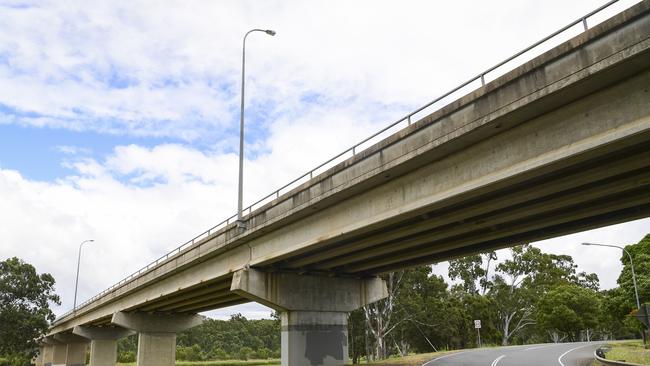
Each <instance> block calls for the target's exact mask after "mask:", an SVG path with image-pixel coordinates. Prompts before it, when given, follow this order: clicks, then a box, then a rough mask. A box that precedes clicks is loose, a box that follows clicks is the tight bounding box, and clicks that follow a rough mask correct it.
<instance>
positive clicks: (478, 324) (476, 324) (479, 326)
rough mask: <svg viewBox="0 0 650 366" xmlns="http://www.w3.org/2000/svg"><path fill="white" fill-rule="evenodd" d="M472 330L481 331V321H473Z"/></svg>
mask: <svg viewBox="0 0 650 366" xmlns="http://www.w3.org/2000/svg"><path fill="white" fill-rule="evenodd" d="M474 328H476V329H481V321H480V320H474Z"/></svg>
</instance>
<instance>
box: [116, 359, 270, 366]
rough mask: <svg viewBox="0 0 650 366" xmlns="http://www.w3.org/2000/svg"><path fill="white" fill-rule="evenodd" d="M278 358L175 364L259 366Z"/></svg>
mask: <svg viewBox="0 0 650 366" xmlns="http://www.w3.org/2000/svg"><path fill="white" fill-rule="evenodd" d="M279 364H280V360H248V361H241V360H223V361H194V362H190V361H176V366H261V365H279ZM118 366H135V362H133V363H118Z"/></svg>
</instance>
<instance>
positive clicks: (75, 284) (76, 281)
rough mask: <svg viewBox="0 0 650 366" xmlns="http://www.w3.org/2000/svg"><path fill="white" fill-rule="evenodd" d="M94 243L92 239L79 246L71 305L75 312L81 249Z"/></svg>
mask: <svg viewBox="0 0 650 366" xmlns="http://www.w3.org/2000/svg"><path fill="white" fill-rule="evenodd" d="M92 242H94V240H93V239H89V240H84V241H82V242H81V244H79V255H78V257H77V279H76V280H75V282H74V304H73V305H72V310H73V311H75V310H77V288H78V287H79V266H80V265H81V247H82V246H83V245H84V244H85V243H92Z"/></svg>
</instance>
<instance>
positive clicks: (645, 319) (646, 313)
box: [634, 304, 650, 348]
mask: <svg viewBox="0 0 650 366" xmlns="http://www.w3.org/2000/svg"><path fill="white" fill-rule="evenodd" d="M634 316H635V317H636V318H637V319H638V320H639V321H640V322H641V323H643V324H644V325H645V326H646V328H650V306H648V304H643V305H641V308H639V310H638V311H637V312H636V314H635V315H634ZM642 332H643V333H642V335H643V343H644V347H645V348H648V345H647V344H646V338H647V337H646V331H645V329H644V330H643V331H642Z"/></svg>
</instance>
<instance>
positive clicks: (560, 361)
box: [557, 344, 593, 366]
mask: <svg viewBox="0 0 650 366" xmlns="http://www.w3.org/2000/svg"><path fill="white" fill-rule="evenodd" d="M591 346H593V344H586V345H584V346H580V347H575V348H571V349H570V350H568V351H566V352H564V353H563V354H561V355H560V357H558V358H557V362H559V363H560V365H562V366H565V365H564V364H563V363H562V357H564V356H566V355H567V354H568V353H569V352H573V351H575V350H577V349H580V348H585V347H591Z"/></svg>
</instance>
